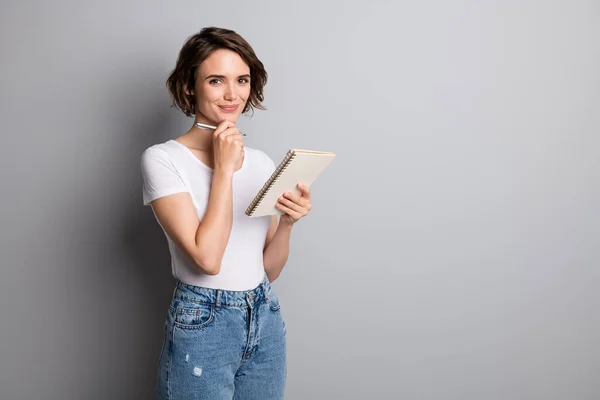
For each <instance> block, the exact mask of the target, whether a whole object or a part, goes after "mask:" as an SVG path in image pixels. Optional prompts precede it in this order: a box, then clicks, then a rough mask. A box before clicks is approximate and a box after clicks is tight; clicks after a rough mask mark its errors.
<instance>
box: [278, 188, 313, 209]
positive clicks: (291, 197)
mask: <svg viewBox="0 0 600 400" xmlns="http://www.w3.org/2000/svg"><path fill="white" fill-rule="evenodd" d="M282 196H283V197H284V198H286V199H288V200H291V201H293V202H294V203H296V204H299V205H301V206H302V207H304V208H307V206H308V205H309V204H310V201H309V199H306V198H304V197H300V196H297V195H295V194H294V193H291V192H285V193H283V194H282Z"/></svg>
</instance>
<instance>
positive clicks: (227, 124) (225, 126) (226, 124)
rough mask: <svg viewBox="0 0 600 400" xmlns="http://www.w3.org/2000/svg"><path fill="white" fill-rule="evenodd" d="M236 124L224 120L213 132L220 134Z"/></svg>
mask: <svg viewBox="0 0 600 400" xmlns="http://www.w3.org/2000/svg"><path fill="white" fill-rule="evenodd" d="M232 126H235V124H234V123H233V122H231V121H228V120H223V121H221V122H220V123H219V125H217V128H216V129H215V131H214V132H213V135H214V136H219V134H221V133H222V132H223V131H225V130H227V129H229V128H230V127H232Z"/></svg>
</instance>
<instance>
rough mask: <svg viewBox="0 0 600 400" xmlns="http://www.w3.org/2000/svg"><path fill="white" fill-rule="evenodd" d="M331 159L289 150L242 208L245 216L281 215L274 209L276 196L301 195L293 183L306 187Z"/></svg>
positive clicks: (326, 154)
mask: <svg viewBox="0 0 600 400" xmlns="http://www.w3.org/2000/svg"><path fill="white" fill-rule="evenodd" d="M335 156H336V155H335V154H334V153H330V152H326V151H315V150H301V149H291V150H290V151H288V153H287V154H286V156H285V157H284V158H283V161H281V163H280V164H279V166H278V167H277V168H276V169H275V171H273V173H272V174H271V177H270V178H269V179H268V180H267V182H265V184H264V185H263V187H262V188H261V189H260V190H259V191H258V193H257V194H256V196H255V197H254V200H252V202H251V203H250V205H249V206H248V208H247V209H246V215H248V216H249V217H261V216H264V215H282V214H284V212H283V211H280V210H278V209H277V208H275V204H277V200H278V198H279V196H280V195H281V194H282V193H283V192H292V193H294V194H296V195H298V196H300V195H301V194H302V192H301V191H300V189H298V187H297V186H296V183H298V182H302V183H304V184H306V185H307V186H310V185H311V184H312V183H313V182H314V181H315V180H317V178H318V177H319V176H320V175H321V174H322V173H323V171H325V169H326V168H327V167H328V166H329V164H330V163H331V162H332V161H333V159H334V158H335Z"/></svg>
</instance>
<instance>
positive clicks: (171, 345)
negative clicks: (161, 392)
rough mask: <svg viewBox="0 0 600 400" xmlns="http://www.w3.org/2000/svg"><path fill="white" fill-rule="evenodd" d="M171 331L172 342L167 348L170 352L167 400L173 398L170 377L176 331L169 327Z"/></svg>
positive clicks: (167, 373)
mask: <svg viewBox="0 0 600 400" xmlns="http://www.w3.org/2000/svg"><path fill="white" fill-rule="evenodd" d="M169 330H170V331H171V335H170V336H171V337H170V343H169V347H168V348H167V352H168V354H169V358H168V360H167V361H168V365H167V372H166V375H167V400H169V399H170V398H171V381H170V380H169V377H170V375H171V365H172V364H173V340H174V333H173V328H171V329H169Z"/></svg>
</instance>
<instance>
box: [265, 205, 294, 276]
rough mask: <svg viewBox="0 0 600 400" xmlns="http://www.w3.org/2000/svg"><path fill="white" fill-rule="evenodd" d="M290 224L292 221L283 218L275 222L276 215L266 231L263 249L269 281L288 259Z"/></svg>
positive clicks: (276, 274)
mask: <svg viewBox="0 0 600 400" xmlns="http://www.w3.org/2000/svg"><path fill="white" fill-rule="evenodd" d="M292 226H293V223H290V222H286V220H283V219H282V220H281V221H280V222H277V217H276V216H273V217H272V218H271V226H270V227H269V230H268V232H267V239H266V241H265V247H264V249H263V260H264V265H265V272H266V273H267V278H268V279H269V282H273V281H274V280H275V279H277V278H278V277H279V274H280V273H281V270H283V267H284V266H285V263H286V261H287V259H288V256H289V253H290V236H291V233H292Z"/></svg>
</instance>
